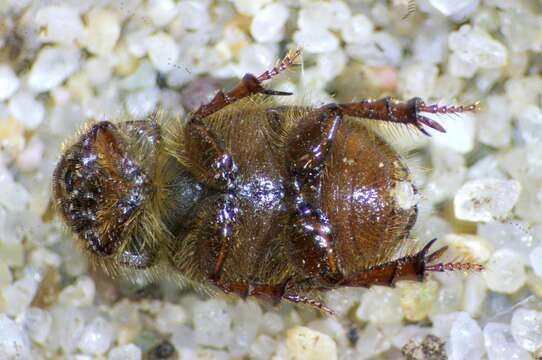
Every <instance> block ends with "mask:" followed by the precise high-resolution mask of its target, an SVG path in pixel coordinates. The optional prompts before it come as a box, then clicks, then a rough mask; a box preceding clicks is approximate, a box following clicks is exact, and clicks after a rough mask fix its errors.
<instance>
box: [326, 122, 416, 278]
mask: <svg viewBox="0 0 542 360" xmlns="http://www.w3.org/2000/svg"><path fill="white" fill-rule="evenodd" d="M330 155H331V156H330V157H329V159H328V160H327V162H326V170H325V174H324V177H323V179H322V193H321V199H320V201H321V207H322V209H323V211H324V212H325V213H326V214H327V215H328V216H329V218H330V222H331V224H332V225H333V229H334V232H335V239H336V243H337V248H338V253H339V256H340V257H341V258H342V264H343V268H344V271H345V274H349V273H352V272H358V271H362V270H364V269H366V268H367V267H369V266H371V265H374V264H380V263H383V262H386V261H389V260H391V259H392V258H393V256H394V255H395V254H396V253H397V251H398V250H399V249H400V248H401V247H402V245H404V244H405V240H406V239H407V237H408V235H409V232H410V229H411V228H412V226H413V225H414V222H415V219H416V213H417V208H416V205H415V204H413V205H412V206H410V207H408V206H406V207H405V206H401V205H402V204H399V203H398V201H397V200H396V196H394V194H395V189H396V187H397V186H400V185H404V184H405V183H406V184H410V180H409V176H408V170H407V168H406V167H405V165H404V164H403V163H402V162H401V160H400V158H399V156H398V155H397V153H396V152H395V151H394V150H393V149H392V148H391V147H390V146H389V145H388V144H386V143H385V142H384V141H383V140H381V139H380V138H379V137H378V136H377V135H375V134H374V133H373V132H372V131H370V130H368V129H367V128H366V127H365V126H364V125H363V124H361V123H360V122H359V120H351V119H348V118H346V119H345V120H344V122H343V124H342V125H341V128H340V129H339V131H338V133H337V139H336V141H335V142H334V146H333V148H332V151H331V154H330ZM412 189H413V188H412ZM413 191H414V190H413Z"/></svg>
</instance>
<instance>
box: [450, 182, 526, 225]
mask: <svg viewBox="0 0 542 360" xmlns="http://www.w3.org/2000/svg"><path fill="white" fill-rule="evenodd" d="M520 191H521V184H520V183H519V181H515V180H499V179H491V178H487V179H478V180H470V181H467V182H466V183H465V184H463V186H462V187H461V188H460V189H459V190H458V191H457V193H456V195H455V198H454V210H455V216H456V217H457V218H458V219H461V220H469V221H486V222H487V221H491V220H495V219H502V218H505V217H506V216H508V214H509V213H510V211H511V210H512V208H513V207H514V205H515V204H516V202H517V201H518V199H519V194H520Z"/></svg>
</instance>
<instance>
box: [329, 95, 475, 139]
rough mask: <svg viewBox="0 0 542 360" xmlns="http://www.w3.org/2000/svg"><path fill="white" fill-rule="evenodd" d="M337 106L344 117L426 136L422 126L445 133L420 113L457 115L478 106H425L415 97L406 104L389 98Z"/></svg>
mask: <svg viewBox="0 0 542 360" xmlns="http://www.w3.org/2000/svg"><path fill="white" fill-rule="evenodd" d="M338 106H339V108H340V109H341V110H342V111H343V113H344V114H345V115H350V116H355V117H360V118H366V119H372V120H381V121H388V122H393V123H399V124H407V125H412V126H414V127H416V128H417V129H418V130H419V131H421V132H422V133H423V134H425V135H427V136H431V135H430V134H429V133H428V132H427V131H426V129H425V128H424V126H427V127H430V128H432V129H435V130H437V131H440V132H446V130H445V129H444V128H443V127H442V126H441V125H440V124H439V123H438V122H436V121H434V120H431V119H430V118H428V117H426V116H424V115H423V114H422V113H431V114H458V113H463V112H474V111H476V109H477V108H478V104H471V105H468V106H453V105H452V106H438V105H426V104H425V103H424V102H423V100H422V99H420V98H417V97H416V98H412V99H410V100H408V101H407V102H399V101H396V100H394V99H392V98H391V97H389V96H388V97H385V98H383V99H380V100H368V99H365V100H362V101H360V102H357V103H351V104H339V105H338Z"/></svg>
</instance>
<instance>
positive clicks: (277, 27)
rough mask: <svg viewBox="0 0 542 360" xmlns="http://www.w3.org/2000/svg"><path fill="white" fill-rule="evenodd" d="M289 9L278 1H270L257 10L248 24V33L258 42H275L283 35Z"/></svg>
mask: <svg viewBox="0 0 542 360" xmlns="http://www.w3.org/2000/svg"><path fill="white" fill-rule="evenodd" d="M288 16H289V10H288V8H287V7H286V6H285V5H283V4H280V3H271V4H268V5H266V6H265V7H263V8H262V9H261V10H259V11H258V13H257V14H256V16H254V18H253V19H252V23H251V24H250V33H251V34H252V36H253V37H254V39H255V40H256V41H258V42H277V41H281V40H282V37H283V36H284V24H285V23H286V21H287V20H288Z"/></svg>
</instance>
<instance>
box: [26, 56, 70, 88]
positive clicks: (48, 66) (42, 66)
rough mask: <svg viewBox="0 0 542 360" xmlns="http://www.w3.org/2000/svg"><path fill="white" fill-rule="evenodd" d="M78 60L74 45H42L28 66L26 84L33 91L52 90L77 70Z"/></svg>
mask: <svg viewBox="0 0 542 360" xmlns="http://www.w3.org/2000/svg"><path fill="white" fill-rule="evenodd" d="M79 62H80V51H79V49H77V48H75V47H56V46H55V47H51V46H47V47H44V48H42V49H41V50H40V52H39V53H38V56H37V58H36V59H35V60H34V63H33V64H32V67H31V68H30V74H29V76H28V86H29V88H30V89H31V90H33V91H35V92H42V91H49V90H52V89H54V88H55V87H57V86H58V85H60V84H62V83H63V82H64V80H66V79H67V78H68V77H69V76H70V75H71V74H73V73H74V72H75V71H77V70H78V68H79Z"/></svg>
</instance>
